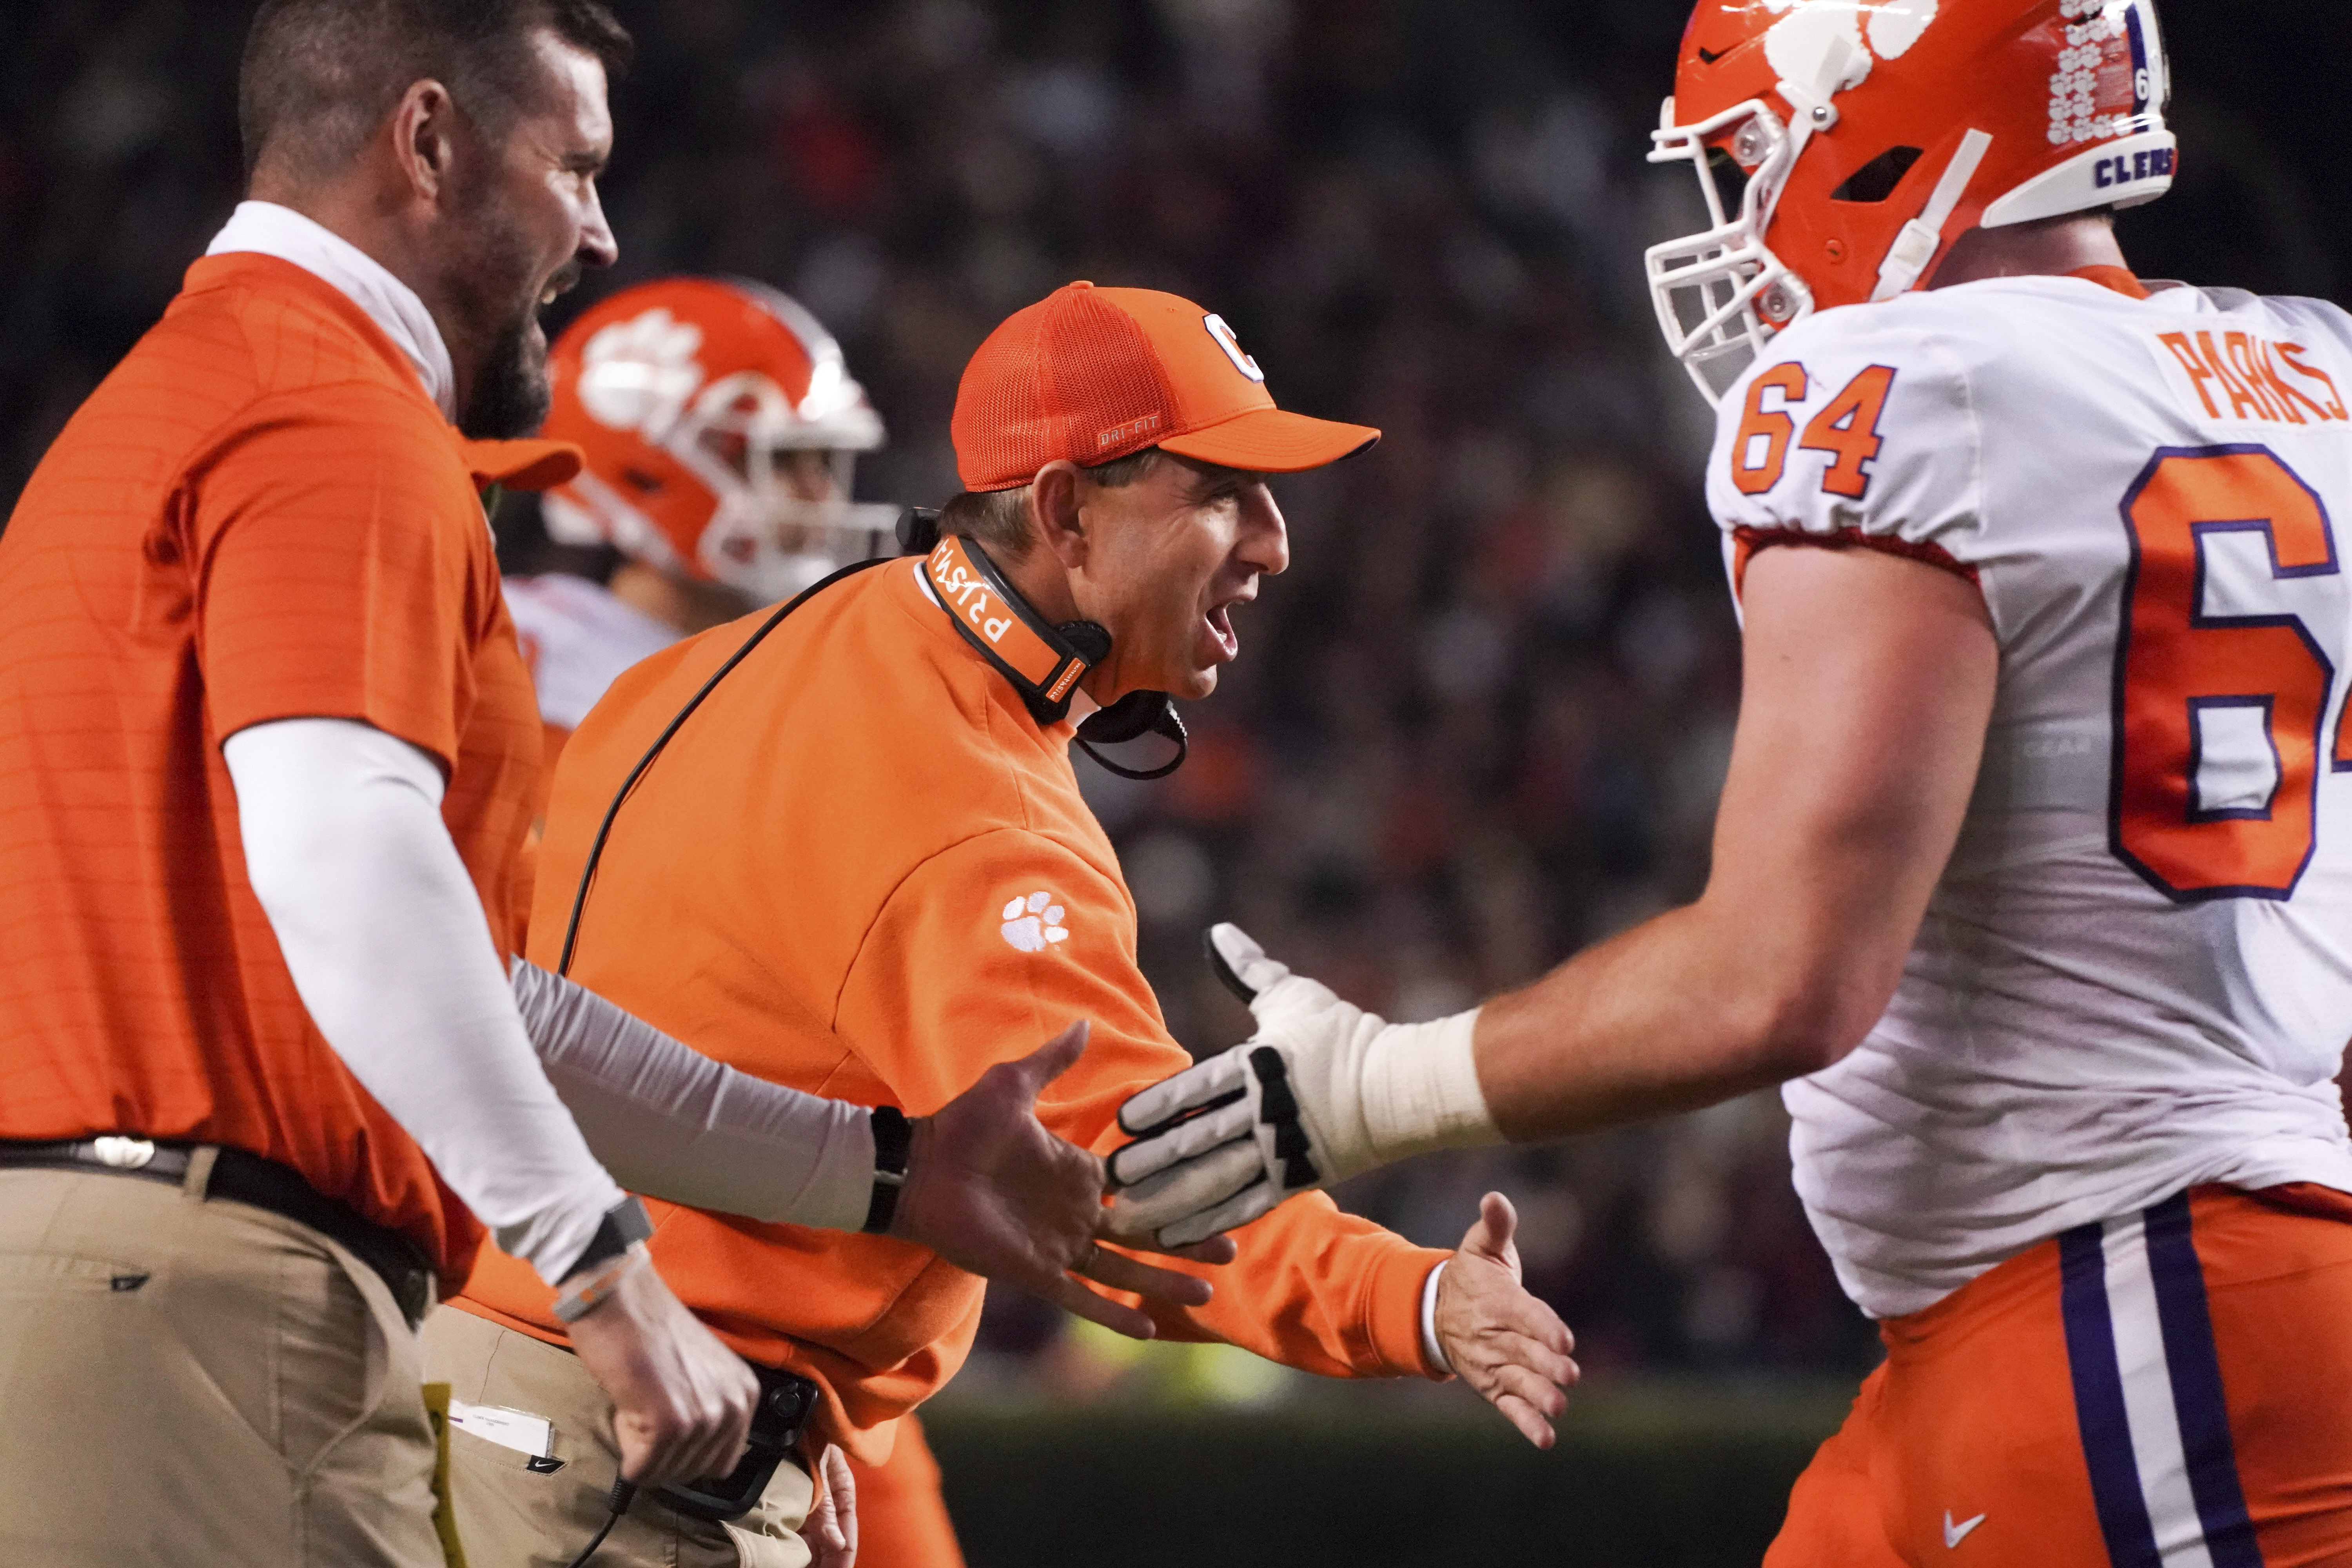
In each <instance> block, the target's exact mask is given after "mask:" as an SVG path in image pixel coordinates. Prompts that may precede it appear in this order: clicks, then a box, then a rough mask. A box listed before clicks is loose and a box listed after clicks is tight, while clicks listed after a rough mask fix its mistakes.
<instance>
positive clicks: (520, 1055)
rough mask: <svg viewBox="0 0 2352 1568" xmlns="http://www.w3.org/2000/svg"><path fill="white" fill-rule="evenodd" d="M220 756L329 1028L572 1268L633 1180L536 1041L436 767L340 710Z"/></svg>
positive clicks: (264, 886) (443, 1157)
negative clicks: (609, 1166) (558, 1084)
mask: <svg viewBox="0 0 2352 1568" xmlns="http://www.w3.org/2000/svg"><path fill="white" fill-rule="evenodd" d="M223 754H224V755H225V757H226V760H227V763H228V769H229V774H230V777H231V779H232V780H233V781H234V783H235V784H236V796H237V816H238V823H239V826H240V829H241V831H242V834H243V837H244V839H245V851H246V860H247V869H248V872H249V874H250V876H251V878H252V881H253V888H254V891H255V893H256V894H257V896H258V898H259V899H260V900H261V906H262V909H263V910H264V911H265V912H266V913H267V914H268V918H269V923H270V928H271V930H272V931H274V932H275V933H276V935H277V938H278V947H279V950H280V951H281V952H283V953H284V955H285V958H286V966H287V968H288V970H289V972H290V973H292V975H293V979H294V985H295V989H296V990H297V991H298V992H299V994H300V995H301V997H302V1004H303V1005H304V1006H305V1007H306V1008H307V1009H308V1010H309V1011H310V1016H311V1018H312V1020H313V1021H314V1022H315V1023H316V1024H317V1025H318V1026H319V1030H320V1033H321V1034H322V1035H324V1036H325V1037H326V1039H327V1043H328V1044H329V1045H330V1046H331V1047H333V1049H334V1051H335V1054H336V1055H337V1056H338V1057H339V1058H341V1060H342V1062H343V1064H344V1065H345V1066H346V1067H347V1068H350V1069H351V1072H352V1077H354V1078H356V1079H358V1080H359V1082H360V1084H361V1085H362V1087H363V1088H364V1089H366V1090H367V1091H368V1092H369V1093H370V1094H372V1095H373V1096H374V1097H375V1099H376V1100H377V1101H378V1102H379V1103H380V1104H382V1105H383V1108H384V1110H386V1111H388V1112H390V1113H391V1115H392V1118H393V1120H394V1121H397V1122H398V1123H399V1124H400V1125H401V1127H402V1128H403V1129H404V1130H405V1131H407V1132H408V1134H409V1135H410V1136H411V1137H413V1138H415V1140H416V1142H417V1143H418V1144H419V1146H421V1147H422V1148H423V1149H424V1151H425V1155H426V1157H427V1158H428V1159H430V1160H431V1161H432V1162H433V1164H434V1168H435V1169H436V1171H438V1172H439V1173H440V1174H441V1177H442V1179H443V1180H444V1181H446V1182H447V1183H448V1184H449V1186H450V1188H451V1190H452V1191H454V1192H456V1193H457V1195H458V1196H459V1197H460V1198H461V1199H463V1200H464V1201H465V1203H466V1205H467V1207H469V1208H471V1209H472V1210H473V1211H474V1212H475V1214H477V1215H479V1216H480V1217H481V1218H482V1220H483V1221H484V1222H485V1223H486V1224H488V1225H489V1226H491V1227H492V1229H493V1230H494V1231H495V1232H496V1233H497V1236H498V1239H499V1246H500V1247H504V1248H505V1249H506V1250H507V1251H509V1252H510V1253H512V1254H514V1255H515V1256H516V1257H519V1258H523V1259H525V1260H526V1261H528V1262H530V1264H531V1265H532V1267H534V1268H537V1269H538V1270H539V1272H540V1274H541V1277H542V1278H544V1279H548V1280H550V1281H554V1280H556V1279H560V1278H562V1276H563V1275H564V1274H566V1273H568V1272H570V1270H571V1267H572V1263H573V1261H574V1260H576V1259H577V1258H579V1256H580V1254H581V1253H582V1252H583V1251H584V1250H585V1249H586V1247H587V1245H588V1242H589V1240H590V1238H591V1237H593V1235H594V1234H595V1230H596V1227H597V1225H598V1223H599V1222H600V1220H601V1219H602V1217H603V1215H604V1212H605V1211H606V1210H608V1209H610V1208H611V1207H612V1206H613V1205H614V1204H616V1203H618V1202H619V1201H620V1199H621V1196H622V1194H621V1190H620V1188H619V1187H618V1186H617V1185H615V1184H614V1181H613V1179H612V1178H611V1177H610V1176H609V1175H607V1174H606V1173H604V1169H603V1167H602V1166H600V1165H599V1164H598V1163H596V1160H595V1157H594V1156H593V1154H591V1153H590V1152H589V1151H588V1146H587V1144H586V1142H583V1139H582V1138H581V1135H580V1131H579V1129H578V1128H577V1127H575V1126H574V1125H573V1124H572V1118H571V1116H570V1115H569V1114H568V1113H567V1112H566V1111H565V1110H564V1108H563V1105H562V1101H561V1100H557V1098H556V1096H555V1091H554V1090H553V1089H551V1088H550V1087H549V1085H548V1082H547V1078H546V1075H545V1074H544V1073H542V1072H541V1070H540V1068H539V1063H538V1061H537V1059H536V1058H534V1057H533V1055H532V1054H531V1049H530V1041H529V1039H528V1038H527V1037H525V1035H524V1033H523V1026H522V1020H521V1018H520V1016H518V1015H517V1013H516V1010H515V1003H514V997H513V994H511V993H510V992H509V989H508V986H507V977H506V974H505V973H504V971H503V969H502V967H501V966H500V964H499V956H498V953H497V952H496V950H495V948H494V946H493V944H492V942H491V939H490V932H489V927H488V921H486V920H485V918H484V917H483V914H482V907H481V902H480V899H479V896H478V894H477V893H476V891H475V889H474V885H473V881H472V879H471V878H469V877H468V876H467V872H466V868H465V865H464V863H463V862H462V861H461V860H460V859H459V858H458V857H457V847H456V846H455V845H454V844H452V843H451V842H450V839H449V833H448V829H447V828H446V826H444V825H443V823H442V821H441V816H440V811H439V809H438V801H439V795H440V789H441V779H440V773H439V771H438V769H437V768H436V766H435V764H434V763H433V762H432V760H431V759H430V758H428V757H426V756H425V754H424V753H423V752H419V751H417V750H416V749H415V747H413V746H410V745H408V744H407V743H406V742H403V741H399V740H396V739H394V737H392V736H389V735H386V734H384V733H383V732H382V731H377V730H373V729H371V728H370V727H368V726H367V725H364V724H360V723H356V722H352V721H346V720H333V719H296V720H287V721H280V722H277V723H271V724H261V725H256V726H254V727H253V728H251V729H247V730H243V731H239V732H237V733H236V735H233V736H231V737H230V738H229V740H228V742H227V743H226V745H225V746H224V748H223Z"/></svg>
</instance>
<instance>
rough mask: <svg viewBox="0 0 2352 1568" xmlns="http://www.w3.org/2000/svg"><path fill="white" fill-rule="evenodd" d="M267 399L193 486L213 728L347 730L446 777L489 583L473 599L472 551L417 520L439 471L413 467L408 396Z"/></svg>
mask: <svg viewBox="0 0 2352 1568" xmlns="http://www.w3.org/2000/svg"><path fill="white" fill-rule="evenodd" d="M278 403H279V404H280V406H278V407H275V408H271V407H267V406H265V407H263V408H260V409H257V410H256V411H255V416H253V417H252V418H251V419H250V420H249V422H248V425H247V428H246V430H245V431H244V432H243V433H241V434H240V436H239V437H237V438H236V440H235V441H234V442H232V443H231V444H230V445H229V446H228V447H226V449H224V450H222V451H220V452H218V453H216V454H214V455H213V456H212V457H211V458H210V459H209V461H208V462H207V463H206V465H205V470H204V472H203V473H202V475H201V476H200V479H199V481H198V483H197V484H196V485H195V486H194V487H193V489H194V496H195V510H194V526H193V528H192V529H191V533H192V535H193V538H192V541H191V543H192V547H193V549H194V552H195V554H196V560H195V563H194V564H195V567H196V572H195V577H196V582H197V584H198V588H197V601H196V616H197V623H198V642H197V647H198V658H200V660H201V661H202V663H203V666H204V672H205V702H206V704H207V706H208V707H209V708H210V710H211V713H212V718H213V726H214V731H215V734H216V735H218V736H219V737H220V738H222V739H226V738H227V737H228V736H230V735H232V734H235V733H236V731H239V730H242V729H244V728H246V727H247V726H248V725H252V724H259V723H267V722H268V721H271V720H275V719H293V718H326V719H356V720H360V721H363V722H365V723H369V724H373V725H374V726H375V727H376V728H377V729H379V730H383V731H385V732H387V733H389V734H394V735H397V736H399V737H400V738H401V739H402V740H404V741H406V742H409V743H410V744H412V745H415V746H417V747H419V748H421V749H423V750H425V751H427V752H432V753H433V755H434V756H435V757H436V758H437V759H439V761H440V763H441V765H442V768H443V770H444V771H445V772H447V771H449V770H451V769H453V768H454V767H455V766H456V763H457V737H458V732H459V730H460V729H461V727H462V723H463V718H464V713H465V710H466V708H467V705H468V702H469V699H470V698H471V696H472V685H473V680H472V665H473V662H474V654H475V652H476V649H477V647H478V644H479V643H480V642H481V641H483V640H484V638H485V637H486V635H487V633H488V628H489V626H491V625H492V624H493V623H494V622H495V620H496V619H497V618H498V616H499V614H500V613H501V609H500V606H499V603H498V601H497V596H496V584H495V580H493V581H492V582H491V583H489V584H487V586H488V589H489V593H488V597H487V599H485V598H484V596H483V595H482V594H481V592H480V589H481V588H482V587H483V586H484V584H481V583H480V582H479V581H478V577H479V574H478V573H476V572H475V571H474V570H473V568H474V567H475V565H476V564H477V563H476V562H475V561H474V559H473V555H474V553H475V552H473V551H471V550H470V549H467V548H466V546H467V545H469V544H471V543H473V541H469V540H467V539H466V538H465V537H464V536H463V535H462V534H455V535H453V531H451V530H449V529H446V528H436V527H433V526H430V525H429V524H428V523H427V522H426V521H425V520H427V519H429V518H432V517H433V516H435V515H436V513H438V512H442V511H444V510H446V509H447V508H448V507H449V506H450V505H451V498H450V494H449V490H450V484H449V480H450V477H451V476H450V472H449V470H448V469H447V468H444V467H442V466H440V465H434V464H425V463H420V462H419V461H418V458H417V453H418V450H419V448H420V447H421V446H423V445H424V443H425V442H426V441H430V440H433V439H435V438H436V437H437V436H438V435H439V433H438V432H436V431H433V430H431V429H430V428H427V427H423V426H422V423H421V410H420V408H419V406H418V405H417V403H416V400H415V399H413V398H404V397H403V396H401V395H399V394H397V393H395V392H394V391H392V390H391V389H389V388H385V387H378V386H373V385H367V384H354V385H351V386H346V387H339V388H337V389H336V395H335V396H333V397H332V398H322V397H319V396H317V395H314V394H306V395H299V396H298V395H289V396H284V397H281V398H280V399H278ZM411 426H417V428H415V429H411V428H410V427H411ZM442 439H444V440H445V441H446V437H443V438H442ZM425 450H427V451H429V450H431V447H425ZM485 527H487V524H485Z"/></svg>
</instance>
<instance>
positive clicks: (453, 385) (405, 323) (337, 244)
mask: <svg viewBox="0 0 2352 1568" xmlns="http://www.w3.org/2000/svg"><path fill="white" fill-rule="evenodd" d="M232 251H251V252H255V253H257V254H259V255H262V256H274V257H276V258H278V260H280V261H289V262H292V263H293V264H294V265H295V266H297V267H299V268H302V270H303V271H305V272H308V273H310V275H311V276H312V277H314V278H317V279H320V280H321V281H322V282H325V283H328V284H331V285H332V286H333V287H334V289H336V290H337V291H338V292H340V293H341V295H342V296H343V297H344V298H345V299H347V300H351V302H352V304H354V305H357V306H358V307H359V308H360V309H361V310H364V311H366V312H367V316H368V319H369V320H370V321H373V322H374V323H375V324H376V325H377V326H378V327H381V328H382V329H383V334H384V336H386V337H388V338H390V339H391V340H392V341H393V344H394V347H396V348H398V349H399V350H400V352H401V353H403V354H404V355H405V356H407V359H408V363H409V364H410V365H411V367H413V368H414V369H415V372H416V379H417V380H419V381H421V382H423V383H424V384H425V395H426V396H428V397H430V398H432V399H433V402H434V404H435V405H436V406H437V407H438V408H439V409H440V410H441V416H442V417H443V418H445V419H448V420H451V421H455V420H456V419H457V370H456V368H455V367H454V366H453V365H451V363H449V345H448V344H446V342H442V340H441V329H440V328H439V327H438V326H436V324H435V323H434V321H433V312H432V311H430V310H426V309H425V301H424V300H420V299H418V298H417V297H416V290H415V289H411V288H410V287H409V286H408V285H407V284H405V283H403V282H402V281H401V280H400V279H398V278H396V277H394V275H393V273H392V270H391V269H390V268H387V267H385V266H384V265H383V263H382V262H380V261H378V260H377V259H376V258H374V257H373V256H370V255H369V254H368V253H367V252H366V251H364V250H362V249H361V248H360V247H358V246H356V245H353V244H352V242H351V241H350V240H348V239H345V238H344V237H342V236H341V235H340V234H337V233H336V232H335V231H334V230H333V229H331V228H329V227H327V226H326V225H324V224H321V223H319V222H316V221H314V220H313V219H310V218H308V217H305V216H302V215H301V214H300V213H298V212H296V211H295V210H294V209H293V208H292V207H286V206H279V205H278V204H277V203H276V202H239V203H237V205H236V211H235V212H233V213H231V214H230V215H229V220H228V223H227V224H226V226H224V227H223V228H222V229H221V231H220V232H219V233H218V234H216V235H215V236H213V242H212V243H211V244H210V245H208V246H206V247H205V255H206V256H221V255H226V254H227V253H229V252H232Z"/></svg>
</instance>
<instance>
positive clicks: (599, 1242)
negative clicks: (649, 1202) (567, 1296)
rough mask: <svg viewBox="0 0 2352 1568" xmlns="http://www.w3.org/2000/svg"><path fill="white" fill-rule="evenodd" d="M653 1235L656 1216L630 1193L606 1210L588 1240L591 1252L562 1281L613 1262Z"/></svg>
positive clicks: (577, 1260) (575, 1262) (578, 1261)
mask: <svg viewBox="0 0 2352 1568" xmlns="http://www.w3.org/2000/svg"><path fill="white" fill-rule="evenodd" d="M653 1233H654V1222H653V1216H652V1215H648V1214H646V1205H645V1203H644V1201H643V1200H641V1199H640V1198H639V1197H638V1196H637V1195H636V1194H635V1193H631V1194H629V1195H628V1196H627V1197H625V1198H623V1199H622V1200H621V1201H620V1202H619V1203H616V1204H614V1205H613V1206H612V1207H611V1208H608V1209H606V1210H605V1211H604V1219H603V1221H601V1222H600V1223H599V1224H598V1225H597V1226H596V1234H595V1235H593V1236H592V1237H589V1238H588V1249H587V1250H586V1251H585V1252H583V1253H582V1254H581V1255H580V1256H579V1257H578V1258H574V1259H573V1260H572V1267H571V1268H567V1269H565V1270H564V1271H563V1278H565V1279H571V1278H572V1276H573V1275H574V1274H579V1273H582V1272H583V1271H585V1270H587V1269H590V1268H595V1267H596V1265H598V1264H599V1263H606V1262H610V1261H611V1260H612V1259H614V1258H618V1257H620V1256H621V1254H623V1253H624V1252H626V1251H628V1250H629V1248H630V1247H635V1245H636V1244H637V1243H638V1242H641V1241H645V1240H646V1239H648V1238H650V1237H652V1235H653Z"/></svg>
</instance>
